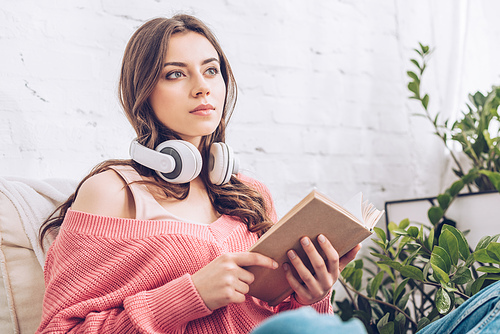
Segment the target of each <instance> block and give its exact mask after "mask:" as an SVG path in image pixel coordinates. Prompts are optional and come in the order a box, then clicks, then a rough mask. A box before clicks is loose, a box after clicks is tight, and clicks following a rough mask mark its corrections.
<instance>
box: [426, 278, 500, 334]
mask: <svg viewBox="0 0 500 334" xmlns="http://www.w3.org/2000/svg"><path fill="white" fill-rule="evenodd" d="M435 333H439V334H451V333H457V334H458V333H460V334H462V333H467V334H476V333H481V334H490V333H491V334H498V333H500V281H498V282H495V283H494V284H491V285H490V286H488V287H487V288H484V289H483V290H481V291H479V292H478V293H476V294H475V295H474V296H473V297H472V298H469V299H468V300H467V301H466V302H465V303H463V304H462V305H460V307H458V308H457V309H456V310H454V311H452V312H451V313H449V314H447V315H446V316H445V317H443V318H441V319H439V320H437V321H434V322H433V323H431V324H429V325H427V326H426V327H424V328H423V329H422V330H420V331H419V332H418V333H417V334H435Z"/></svg>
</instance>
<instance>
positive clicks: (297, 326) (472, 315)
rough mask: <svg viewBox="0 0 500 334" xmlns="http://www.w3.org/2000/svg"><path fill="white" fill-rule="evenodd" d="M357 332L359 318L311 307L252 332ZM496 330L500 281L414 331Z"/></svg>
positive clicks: (494, 333)
mask: <svg viewBox="0 0 500 334" xmlns="http://www.w3.org/2000/svg"><path fill="white" fill-rule="evenodd" d="M299 333H300V334H316V333H336V334H354V333H356V334H358V333H360V334H361V333H366V329H365V327H364V325H363V323H362V322H361V321H360V320H358V319H355V318H353V319H350V320H349V321H347V322H342V320H341V319H340V317H339V316H337V315H327V314H319V313H317V312H316V311H315V310H314V309H313V308H311V307H302V308H300V309H298V310H292V311H286V312H283V313H280V314H278V315H275V316H273V317H271V318H269V319H267V320H266V321H264V322H263V323H262V324H261V325H259V326H258V327H256V328H255V329H254V330H253V331H252V332H251V334H299ZM452 333H453V334H466V333H467V334H477V333H481V334H498V333H500V281H498V282H496V283H494V284H492V285H490V286H488V287H487V288H484V289H483V290H481V291H479V292H478V293H477V294H475V295H474V296H473V297H472V298H469V299H468V300H467V301H466V302H464V303H463V304H462V305H460V307H458V308H457V309H456V310H454V311H452V312H451V313H449V314H447V315H446V316H444V317H443V318H441V319H439V320H437V321H434V322H433V323H431V324H429V325H427V326H426V327H425V328H423V329H422V330H420V331H419V332H418V333H417V334H452Z"/></svg>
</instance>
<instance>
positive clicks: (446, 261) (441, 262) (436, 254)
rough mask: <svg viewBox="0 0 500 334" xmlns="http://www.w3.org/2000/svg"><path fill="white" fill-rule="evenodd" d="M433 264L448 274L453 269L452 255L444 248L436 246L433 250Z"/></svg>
mask: <svg viewBox="0 0 500 334" xmlns="http://www.w3.org/2000/svg"><path fill="white" fill-rule="evenodd" d="M431 264H433V265H435V266H438V267H439V268H440V269H441V270H443V271H444V272H445V273H446V274H448V273H449V272H450V269H451V258H450V255H448V253H447V252H446V250H445V249H444V248H442V247H440V246H436V247H434V249H433V250H432V254H431Z"/></svg>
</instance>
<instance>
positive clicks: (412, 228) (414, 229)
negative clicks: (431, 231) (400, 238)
mask: <svg viewBox="0 0 500 334" xmlns="http://www.w3.org/2000/svg"><path fill="white" fill-rule="evenodd" d="M418 232H419V231H418V227H416V226H410V227H409V228H408V235H409V236H410V237H412V238H417V237H418Z"/></svg>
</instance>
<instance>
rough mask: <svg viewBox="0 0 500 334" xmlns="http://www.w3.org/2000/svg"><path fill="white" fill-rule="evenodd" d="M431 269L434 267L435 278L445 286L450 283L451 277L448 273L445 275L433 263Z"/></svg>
mask: <svg viewBox="0 0 500 334" xmlns="http://www.w3.org/2000/svg"><path fill="white" fill-rule="evenodd" d="M431 267H432V270H433V275H434V278H435V279H436V280H437V281H439V282H441V284H442V283H444V284H447V283H448V282H449V281H450V277H449V276H448V274H447V273H445V272H444V271H443V269H441V268H439V267H438V266H436V265H434V264H432V263H431Z"/></svg>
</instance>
